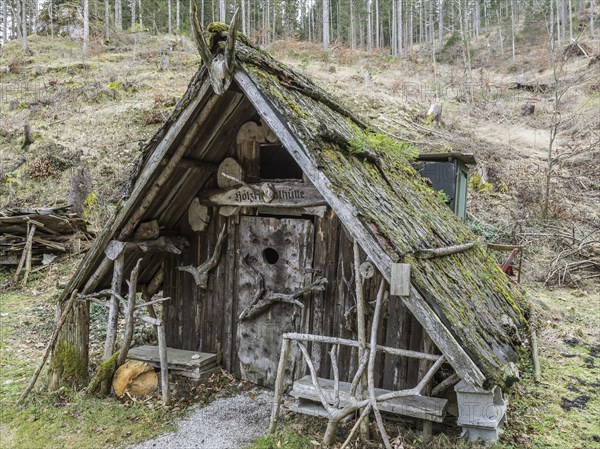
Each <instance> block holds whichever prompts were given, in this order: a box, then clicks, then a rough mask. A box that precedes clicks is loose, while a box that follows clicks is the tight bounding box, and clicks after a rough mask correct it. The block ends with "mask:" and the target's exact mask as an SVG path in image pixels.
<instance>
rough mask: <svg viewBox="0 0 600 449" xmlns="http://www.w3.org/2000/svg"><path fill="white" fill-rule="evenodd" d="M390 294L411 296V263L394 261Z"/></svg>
mask: <svg viewBox="0 0 600 449" xmlns="http://www.w3.org/2000/svg"><path fill="white" fill-rule="evenodd" d="M390 295H392V296H410V265H409V264H407V263H393V264H392V276H391V280H390Z"/></svg>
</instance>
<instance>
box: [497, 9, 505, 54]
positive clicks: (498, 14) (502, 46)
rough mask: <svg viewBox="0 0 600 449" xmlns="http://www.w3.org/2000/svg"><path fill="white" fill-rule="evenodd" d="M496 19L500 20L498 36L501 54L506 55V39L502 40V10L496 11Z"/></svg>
mask: <svg viewBox="0 0 600 449" xmlns="http://www.w3.org/2000/svg"><path fill="white" fill-rule="evenodd" d="M496 17H497V18H498V34H499V37H500V53H501V54H504V39H503V38H502V22H501V21H500V8H498V9H497V10H496Z"/></svg>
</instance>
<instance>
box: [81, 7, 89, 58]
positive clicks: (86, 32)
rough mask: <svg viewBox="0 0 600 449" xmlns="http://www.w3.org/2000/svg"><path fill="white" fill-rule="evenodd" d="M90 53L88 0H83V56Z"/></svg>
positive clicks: (85, 56)
mask: <svg viewBox="0 0 600 449" xmlns="http://www.w3.org/2000/svg"><path fill="white" fill-rule="evenodd" d="M89 53H90V2H89V0H83V58H84V59H86V58H87V57H88V55H89Z"/></svg>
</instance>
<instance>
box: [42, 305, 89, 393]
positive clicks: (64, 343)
mask: <svg viewBox="0 0 600 449" xmlns="http://www.w3.org/2000/svg"><path fill="white" fill-rule="evenodd" d="M67 305H68V301H65V302H64V303H62V304H59V305H58V306H57V308H56V309H57V310H56V320H57V322H58V321H59V320H60V316H61V315H62V311H63V309H64V308H65V307H66V306H67ZM89 320H90V308H89V304H88V302H87V301H86V302H79V301H75V302H74V303H73V306H72V308H71V312H70V313H69V314H68V315H67V318H66V320H65V322H64V324H63V326H62V328H61V330H60V333H59V335H58V338H57V341H56V345H55V347H54V350H53V352H52V361H51V363H50V371H49V375H50V383H49V385H48V389H49V390H50V391H55V390H57V389H58V388H60V387H61V386H63V385H64V386H67V387H73V386H75V387H81V386H83V385H85V384H87V381H88V379H87V377H88V372H87V369H88V359H89V350H88V345H89V323H90V321H89Z"/></svg>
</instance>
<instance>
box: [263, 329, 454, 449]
mask: <svg viewBox="0 0 600 449" xmlns="http://www.w3.org/2000/svg"><path fill="white" fill-rule="evenodd" d="M292 342H296V344H297V346H298V348H299V349H300V352H301V353H302V356H303V357H304V360H305V361H306V365H307V367H308V369H309V371H310V377H311V381H312V383H313V386H314V388H315V390H316V392H317V396H318V398H319V401H320V402H321V405H322V406H323V408H324V409H325V411H326V412H327V415H328V419H329V423H328V425H327V430H326V431H325V436H324V438H323V444H324V445H330V444H331V443H332V441H333V437H334V435H335V431H336V429H337V426H338V424H339V423H340V421H341V420H342V419H344V418H345V417H347V416H349V415H351V414H352V413H354V412H356V411H358V410H361V409H362V412H361V414H360V416H359V418H358V419H357V421H356V423H355V425H354V427H353V428H352V430H351V432H350V434H349V435H348V438H347V439H346V441H345V442H344V444H343V446H342V448H344V447H347V446H348V444H349V443H350V441H351V440H352V438H353V437H354V434H355V433H356V431H357V430H358V428H359V426H360V423H361V422H362V421H363V420H364V419H365V418H366V417H367V416H368V415H369V414H370V412H371V411H374V412H375V415H376V418H377V424H378V428H379V431H380V433H381V436H382V439H383V440H384V443H387V444H386V447H387V446H388V444H389V440H388V438H387V434H386V433H385V430H384V429H383V423H382V422H381V417H380V415H379V413H378V411H379V410H378V404H379V403H381V402H385V401H389V400H392V399H397V398H400V397H405V396H422V394H423V391H424V389H425V388H426V387H427V385H428V384H429V383H430V382H431V380H432V379H433V376H434V375H435V373H436V372H437V371H438V370H439V368H440V367H441V366H442V364H443V363H444V362H445V361H446V359H445V357H444V356H443V355H436V354H427V353H423V352H417V351H410V350H407V349H400V348H392V347H388V346H382V345H373V344H372V345H371V347H370V348H365V353H364V354H363V358H362V360H360V363H359V366H358V368H357V371H356V373H355V375H354V377H353V380H352V383H351V386H350V395H349V398H348V399H347V401H345V403H343V404H340V397H339V395H340V393H339V385H340V379H339V367H338V357H337V354H338V351H339V347H340V346H348V347H352V348H358V347H359V342H358V341H355V340H348V339H344V338H337V337H327V336H323V335H312V334H301V333H285V334H283V342H282V345H281V353H280V357H279V364H278V367H277V378H276V381H275V401H274V403H273V408H272V410H271V420H270V425H269V433H274V432H275V430H276V429H277V420H278V417H279V411H280V409H281V402H282V398H283V392H284V388H285V366H286V363H287V359H288V356H289V354H290V350H291V346H292ZM305 343H318V344H330V345H332V348H331V350H330V351H329V356H330V358H331V361H332V372H333V376H334V379H333V385H334V387H333V388H334V391H333V401H331V400H328V399H327V398H326V396H325V394H324V392H323V388H322V387H321V385H320V383H319V378H318V376H317V372H316V369H315V366H314V364H313V361H312V360H311V358H310V355H309V352H308V349H307V348H306V345H305ZM373 350H374V352H383V353H385V354H391V355H396V356H401V357H409V358H414V359H419V360H424V361H428V362H433V364H432V366H431V367H430V368H429V370H428V371H427V372H426V373H425V375H424V376H423V378H422V379H421V380H420V381H419V383H418V384H417V386H415V387H414V388H410V389H405V390H398V391H390V392H388V393H384V394H380V395H379V396H375V388H374V385H373V383H374V381H373V377H374V376H373V374H374V372H373V371H374V359H375V358H374V357H372V356H371V354H373V352H372V351H373ZM365 370H367V373H368V374H370V375H368V377H369V380H370V382H369V390H370V391H369V397H368V398H366V399H362V398H361V399H358V398H357V389H358V384H359V383H360V378H361V377H362V375H363V373H364V371H365ZM331 402H333V404H331ZM378 415H379V416H378Z"/></svg>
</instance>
